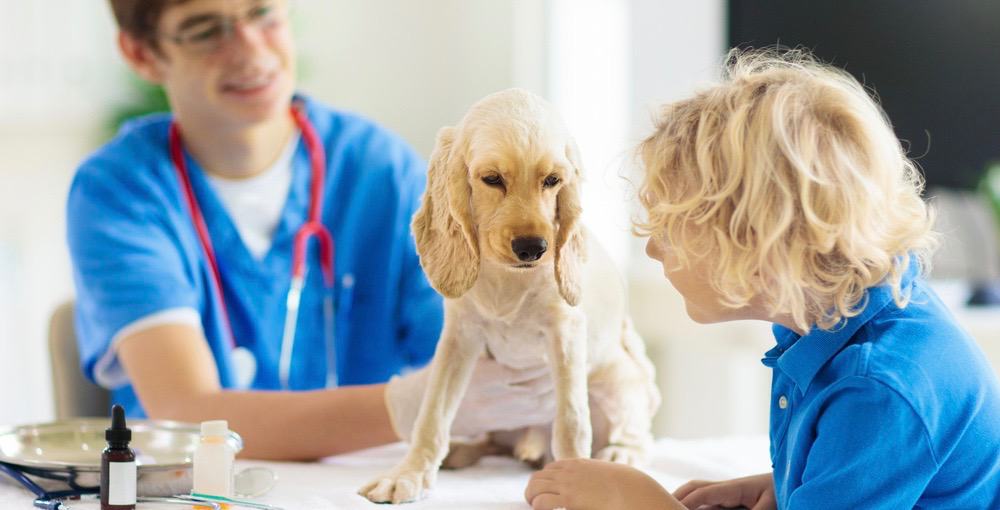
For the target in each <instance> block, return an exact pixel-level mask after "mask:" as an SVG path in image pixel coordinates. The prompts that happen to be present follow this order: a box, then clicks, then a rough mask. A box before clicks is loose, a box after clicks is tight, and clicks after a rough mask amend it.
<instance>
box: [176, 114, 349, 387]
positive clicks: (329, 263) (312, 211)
mask: <svg viewBox="0 0 1000 510" xmlns="http://www.w3.org/2000/svg"><path fill="white" fill-rule="evenodd" d="M291 115H292V118H293V119H294V121H295V124H296V125H297V126H298V128H299V130H300V131H301V132H302V138H303V140H304V141H305V144H306V149H307V150H308V152H309V164H310V168H311V172H312V176H311V181H312V182H311V184H310V201H309V216H308V218H307V219H306V221H305V223H303V224H302V225H301V226H300V227H299V229H298V231H297V232H296V233H295V239H294V241H293V247H292V279H291V284H290V285H289V288H288V294H287V296H286V299H285V322H284V328H283V330H282V336H281V351H280V357H279V366H278V377H279V380H280V381H281V387H282V388H283V389H286V390H287V389H290V387H289V377H290V375H291V367H292V349H293V347H294V345H295V328H296V325H297V323H298V312H299V302H300V300H301V297H302V289H303V287H304V286H305V276H306V272H307V270H308V266H307V263H306V249H307V246H308V242H309V239H310V238H313V237H315V238H316V240H317V241H318V242H319V255H320V258H319V261H320V269H321V271H322V272H323V282H324V284H325V285H326V293H325V295H324V298H323V323H324V330H325V331H324V334H325V343H326V354H327V362H328V367H327V385H328V386H335V385H336V384H337V379H336V378H337V365H336V352H335V346H334V328H335V325H334V320H335V317H334V316H335V314H334V307H333V282H334V242H333V235H332V234H331V233H330V230H329V229H327V228H326V226H325V225H323V223H322V221H321V220H320V217H321V214H322V210H323V180H324V175H325V170H326V157H325V155H324V152H323V145H322V143H321V142H320V139H319V136H318V135H317V134H316V130H315V129H314V128H313V126H312V124H311V123H310V122H309V119H308V118H307V117H306V115H305V113H304V112H303V111H302V108H301V106H299V105H298V104H297V103H296V104H293V105H292V107H291ZM169 143H170V157H171V159H172V160H173V164H174V168H175V169H176V171H177V176H178V178H179V179H180V181H181V189H182V191H183V193H184V196H185V199H186V201H187V204H188V209H189V211H190V213H191V221H192V222H193V223H194V227H195V230H196V231H197V233H198V240H199V241H200V243H201V247H202V251H204V253H205V257H206V258H207V259H208V263H209V266H210V267H211V270H212V277H213V280H214V283H215V291H216V295H217V296H218V298H219V303H220V304H221V306H222V314H223V317H224V318H225V327H226V330H227V331H228V334H229V344H230V347H231V348H232V349H233V350H234V351H235V350H237V349H244V350H246V349H245V348H242V347H240V346H238V345H237V343H236V337H235V335H234V334H233V328H232V322H231V321H230V319H229V312H228V310H227V308H226V300H225V296H224V295H223V293H222V277H221V275H220V273H219V263H218V259H217V258H216V256H215V250H214V248H213V247H212V239H211V237H210V236H209V234H208V227H207V226H206V224H205V218H204V215H203V214H202V212H201V207H199V206H198V200H197V198H195V195H194V188H193V187H192V186H191V179H190V176H189V174H188V170H187V163H186V162H185V160H184V152H183V148H182V143H181V132H180V127H179V126H178V125H177V123H176V122H173V123H171V125H170V142H169ZM247 352H249V351H248V350H247Z"/></svg>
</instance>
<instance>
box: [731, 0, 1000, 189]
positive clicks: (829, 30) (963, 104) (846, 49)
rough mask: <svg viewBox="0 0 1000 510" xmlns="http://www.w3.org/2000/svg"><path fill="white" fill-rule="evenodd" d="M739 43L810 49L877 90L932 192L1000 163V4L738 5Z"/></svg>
mask: <svg viewBox="0 0 1000 510" xmlns="http://www.w3.org/2000/svg"><path fill="white" fill-rule="evenodd" d="M729 43H730V46H739V47H748V46H751V47H758V48H759V47H764V46H773V45H775V44H780V45H781V46H785V47H800V46H801V47H805V48H808V49H810V50H812V52H813V53H814V54H815V55H816V56H817V57H819V58H820V59H821V60H823V61H825V62H829V63H832V64H834V65H837V66H839V67H842V68H844V69H846V70H847V71H848V72H850V73H851V74H853V75H854V76H855V77H856V78H858V80H860V81H861V82H862V83H864V84H865V85H866V86H867V87H869V88H871V89H874V90H875V92H876V93H877V95H878V97H879V99H880V101H881V103H882V107H883V108H884V109H885V111H886V113H887V114H888V115H889V119H890V120H891V121H892V123H893V127H894V129H895V130H896V135H897V136H898V137H899V138H900V139H901V140H903V146H904V148H907V149H908V154H909V156H910V157H911V158H913V159H915V160H916V161H917V163H918V164H919V165H920V167H921V168H922V169H923V171H924V174H925V176H926V179H927V184H928V186H943V187H953V188H971V187H973V186H975V185H976V184H977V182H978V181H979V179H980V176H981V175H982V173H983V171H984V170H985V168H986V166H987V165H988V164H989V163H990V162H993V161H998V160H1000V1H997V0H977V1H966V0H949V1H929V0H928V1H920V0H809V1H803V0H730V2H729Z"/></svg>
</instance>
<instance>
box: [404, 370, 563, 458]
mask: <svg viewBox="0 0 1000 510" xmlns="http://www.w3.org/2000/svg"><path fill="white" fill-rule="evenodd" d="M549 372H550V371H549V368H548V366H547V365H545V364H542V365H540V366H538V367H537V368H531V369H525V370H517V369H513V368H509V367H506V366H503V365H501V364H500V363H497V362H496V360H492V359H488V358H486V357H482V358H480V359H479V360H478V361H477V362H476V366H475V367H474V368H473V371H472V378H471V380H470V381H469V387H468V389H466V391H465V396H464V397H463V398H462V403H461V404H460V405H459V407H458V412H457V413H456V414H455V421H454V422H453V423H452V426H451V433H452V435H454V436H462V437H475V436H479V435H481V434H484V433H486V432H490V431H494V430H513V429H518V428H521V427H528V426H532V425H540V424H544V423H548V422H551V421H552V419H553V417H554V416H555V385H554V383H553V382H552V376H551V375H550V373H549ZM430 375H431V373H430V365H429V364H428V365H427V366H426V367H424V368H421V369H420V370H417V371H414V372H411V373H409V374H406V375H404V376H395V377H393V378H392V379H391V380H390V381H389V384H388V385H387V386H386V389H385V405H386V408H388V410H389V418H390V420H391V421H392V427H393V429H394V430H395V431H396V435H397V436H399V438H400V439H402V440H404V441H409V440H410V435H411V433H412V431H413V424H414V422H415V421H416V420H417V414H418V413H419V412H420V402H421V401H422V400H423V396H424V390H425V389H426V388H427V387H428V383H429V381H430Z"/></svg>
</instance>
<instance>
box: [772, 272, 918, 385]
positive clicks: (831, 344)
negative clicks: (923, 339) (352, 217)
mask: <svg viewBox="0 0 1000 510" xmlns="http://www.w3.org/2000/svg"><path fill="white" fill-rule="evenodd" d="M919 271H920V268H919V267H918V265H917V264H916V261H915V260H913V259H912V258H911V260H910V264H909V267H907V269H906V272H904V273H903V277H902V279H901V280H900V291H901V292H902V293H903V295H908V294H909V293H910V292H911V286H912V284H913V280H914V278H916V276H917V275H918V274H919ZM865 300H867V301H865ZM892 302H893V298H892V289H891V288H890V287H889V285H888V284H887V283H882V284H880V285H878V286H876V287H872V288H869V289H868V290H867V291H866V293H865V297H864V298H863V299H862V304H863V305H864V309H863V310H862V311H861V313H860V314H858V315H855V316H854V317H851V318H848V319H846V320H841V321H840V322H839V323H837V324H836V325H835V326H833V327H832V328H831V329H829V330H824V329H819V328H815V327H814V328H813V329H812V330H810V332H809V333H807V334H806V335H805V336H801V337H800V336H799V335H798V333H796V332H794V331H792V330H790V329H788V328H786V327H784V326H782V325H780V324H774V325H773V326H772V328H771V329H772V332H773V333H774V338H775V340H776V342H777V346H775V347H774V348H773V349H771V350H769V351H768V352H767V353H766V354H765V355H764V359H762V360H761V362H762V363H764V365H766V366H769V367H773V366H775V365H777V367H778V368H780V369H781V371H782V372H784V373H785V374H786V375H788V377H789V378H791V379H792V381H793V382H794V383H795V386H796V387H798V389H799V391H800V392H802V393H805V392H806V390H807V389H809V385H810V384H811V383H812V381H813V379H814V378H815V377H816V374H818V373H819V371H820V369H822V368H823V366H824V365H826V363H827V362H828V361H830V359H831V358H833V357H834V356H835V355H836V354H837V353H838V352H840V350H841V349H843V347H844V346H845V345H846V344H847V343H848V342H849V341H850V339H851V338H852V337H853V336H854V334H855V333H857V331H858V330H859V329H861V327H862V326H864V325H865V324H866V323H868V322H869V321H870V320H872V318H874V317H875V315H877V314H878V313H879V312H880V311H882V309H884V308H885V307H886V306H887V305H888V304H889V303H892Z"/></svg>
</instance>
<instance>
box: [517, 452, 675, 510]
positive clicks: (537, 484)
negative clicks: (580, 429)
mask: <svg viewBox="0 0 1000 510" xmlns="http://www.w3.org/2000/svg"><path fill="white" fill-rule="evenodd" d="M524 498H525V499H526V500H527V501H528V503H529V504H530V505H531V508H532V509H533V510H553V509H556V508H563V509H567V510H645V509H650V510H654V509H656V510H661V509H678V510H679V509H683V508H684V507H683V506H681V505H680V503H678V502H677V500H675V499H674V498H672V497H671V496H670V493H669V492H667V491H666V489H664V488H663V487H662V486H660V484H658V483H656V480H653V479H652V478H650V477H649V475H647V474H645V473H643V472H642V471H639V470H638V469H635V468H632V467H629V466H626V465H624V464H615V463H612V462H605V461H602V460H592V459H569V460H560V461H557V462H553V463H551V464H549V465H547V466H545V469H543V470H541V471H538V472H537V473H535V474H534V475H532V476H531V481H530V482H528V487H527V488H526V489H525V490H524Z"/></svg>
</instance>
